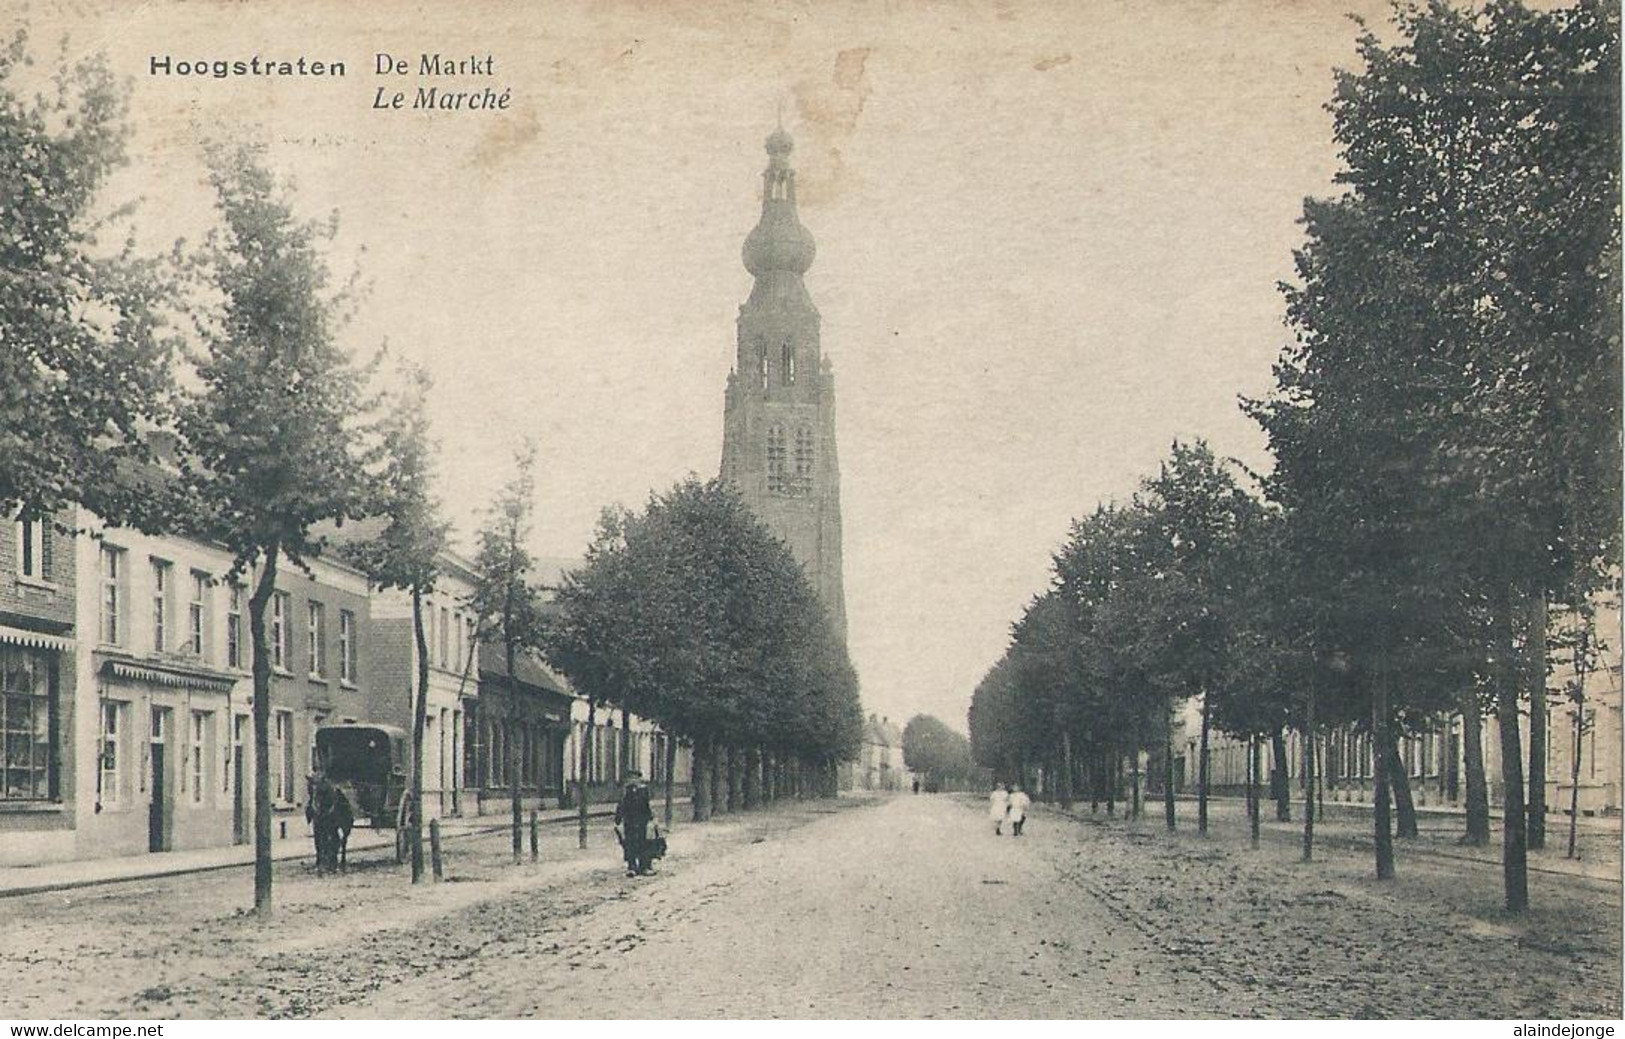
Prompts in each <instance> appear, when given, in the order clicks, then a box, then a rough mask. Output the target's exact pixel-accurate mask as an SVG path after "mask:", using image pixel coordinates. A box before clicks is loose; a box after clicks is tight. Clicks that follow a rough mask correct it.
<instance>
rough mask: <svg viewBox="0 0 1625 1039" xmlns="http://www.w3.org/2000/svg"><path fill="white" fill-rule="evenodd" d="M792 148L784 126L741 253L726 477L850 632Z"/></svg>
mask: <svg viewBox="0 0 1625 1039" xmlns="http://www.w3.org/2000/svg"><path fill="white" fill-rule="evenodd" d="M794 149H795V142H794V141H792V140H791V139H790V135H789V134H787V133H785V132H784V129H783V127H780V128H779V129H778V130H775V131H774V132H773V133H772V134H771V135H770V136H769V137H768V139H767V169H766V170H764V171H763V172H762V215H761V217H760V218H759V219H758V220H757V222H756V227H755V228H754V229H753V230H752V231H751V232H750V234H749V235H748V236H747V237H746V238H745V245H744V249H743V252H742V258H743V260H744V262H745V269H746V270H748V271H750V273H751V274H752V275H753V276H754V278H755V283H754V284H753V285H752V286H751V291H750V298H749V299H747V300H746V301H745V304H744V305H743V306H741V307H740V308H739V321H738V325H737V331H736V334H737V342H736V349H737V350H738V354H737V363H736V368H735V373H734V374H730V375H729V377H728V388H727V392H726V394H725V395H724V407H723V437H722V475H723V477H724V478H725V479H727V480H730V481H731V482H732V483H733V484H734V485H735V486H736V487H737V488H738V489H739V491H740V493H741V495H743V497H744V499H745V501H746V502H747V503H749V505H750V506H751V508H752V510H753V511H754V512H755V513H756V514H757V516H758V517H759V518H760V519H761V520H762V521H763V522H765V523H766V524H767V525H768V527H769V528H770V529H771V530H773V532H774V533H776V534H777V535H778V536H779V537H781V538H783V539H784V541H785V543H786V544H787V545H789V547H790V550H791V552H792V553H793V554H794V555H795V557H796V560H797V561H798V562H800V563H801V565H802V568H803V569H804V570H805V571H806V572H807V576H808V578H809V579H810V580H811V581H812V584H813V587H814V588H815V589H816V590H817V591H818V594H819V597H820V598H821V599H822V600H823V602H824V604H825V606H826V607H827V608H828V610H829V615H830V620H831V623H832V624H833V626H834V628H835V631H836V632H837V633H838V634H840V636H841V637H842V638H844V637H845V634H846V596H845V592H844V590H843V587H842V578H841V569H842V568H841V496H840V495H841V492H840V467H839V464H838V462H837V459H836V451H835V376H834V373H833V372H832V371H831V370H830V365H829V361H828V359H827V358H826V357H825V356H824V353H823V348H822V344H821V343H820V338H819V324H820V320H819V316H818V308H817V307H815V306H814V305H813V301H812V297H811V296H810V295H808V293H807V286H806V284H805V282H804V281H803V278H802V275H804V274H806V273H807V270H808V268H810V267H811V266H812V263H813V257H814V255H815V253H816V252H817V249H816V247H815V246H814V245H813V237H812V234H811V233H809V232H808V230H807V229H806V228H805V227H803V226H802V225H801V219H800V217H799V216H798V215H797V213H796V171H795V170H794V169H793V168H791V166H790V154H791V152H792V151H794Z"/></svg>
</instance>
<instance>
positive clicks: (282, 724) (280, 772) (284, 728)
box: [271, 711, 294, 804]
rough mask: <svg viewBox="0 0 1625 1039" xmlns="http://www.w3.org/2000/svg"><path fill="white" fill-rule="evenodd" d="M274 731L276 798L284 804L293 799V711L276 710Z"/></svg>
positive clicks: (272, 744)
mask: <svg viewBox="0 0 1625 1039" xmlns="http://www.w3.org/2000/svg"><path fill="white" fill-rule="evenodd" d="M275 721H276V727H275V730H274V731H273V732H272V736H274V737H275V739H273V740H272V743H271V761H272V762H273V763H274V765H275V768H276V775H275V779H276V799H277V800H278V801H280V802H282V803H283V804H287V803H289V802H291V801H292V800H293V791H294V786H293V712H292V711H278V712H276V718H275Z"/></svg>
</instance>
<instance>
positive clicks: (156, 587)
mask: <svg viewBox="0 0 1625 1039" xmlns="http://www.w3.org/2000/svg"><path fill="white" fill-rule="evenodd" d="M168 638H169V564H168V563H167V562H165V561H164V560H162V559H154V560H153V561H152V648H153V650H154V651H156V652H158V653H162V652H163V651H164V647H165V646H167V645H168V644H169V643H168Z"/></svg>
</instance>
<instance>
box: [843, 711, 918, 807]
mask: <svg viewBox="0 0 1625 1039" xmlns="http://www.w3.org/2000/svg"><path fill="white" fill-rule="evenodd" d="M912 781H913V775H912V774H911V773H910V772H909V771H908V769H907V768H905V767H904V765H903V734H902V732H901V731H900V730H899V729H898V728H897V726H895V725H893V724H892V723H891V720H890V719H888V718H883V717H881V716H879V715H876V714H871V715H869V720H868V721H867V722H865V723H864V726H863V745H862V746H861V747H860V748H859V751H858V765H857V776H856V783H855V785H856V786H857V788H858V789H860V790H902V789H904V788H905V787H907V786H908V785H909V783H910V782H912Z"/></svg>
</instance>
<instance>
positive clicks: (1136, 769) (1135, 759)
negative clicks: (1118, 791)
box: [1128, 746, 1144, 819]
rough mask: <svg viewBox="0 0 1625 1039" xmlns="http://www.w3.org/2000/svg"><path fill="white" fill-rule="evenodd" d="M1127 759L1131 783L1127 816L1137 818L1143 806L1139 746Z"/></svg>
mask: <svg viewBox="0 0 1625 1039" xmlns="http://www.w3.org/2000/svg"><path fill="white" fill-rule="evenodd" d="M1128 760H1129V772H1128V777H1129V783H1130V784H1131V785H1132V789H1130V790H1129V803H1128V817H1129V818H1130V819H1139V818H1140V813H1141V811H1142V810H1143V808H1144V802H1143V800H1142V791H1141V790H1140V748H1139V747H1138V746H1136V747H1135V748H1134V750H1133V751H1131V752H1130V754H1129V757H1128Z"/></svg>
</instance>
